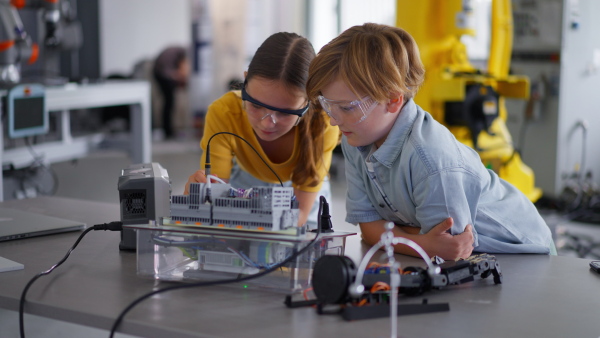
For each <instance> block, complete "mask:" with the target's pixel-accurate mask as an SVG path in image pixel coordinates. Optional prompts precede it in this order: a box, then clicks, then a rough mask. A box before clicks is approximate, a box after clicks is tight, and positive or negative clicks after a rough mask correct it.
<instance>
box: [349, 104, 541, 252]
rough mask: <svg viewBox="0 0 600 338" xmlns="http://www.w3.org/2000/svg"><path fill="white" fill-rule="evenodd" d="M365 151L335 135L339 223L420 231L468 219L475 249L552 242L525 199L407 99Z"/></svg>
mask: <svg viewBox="0 0 600 338" xmlns="http://www.w3.org/2000/svg"><path fill="white" fill-rule="evenodd" d="M371 149H372V146H371V145H368V146H364V147H358V148H356V147H352V146H350V145H349V144H348V143H347V140H346V138H345V137H344V138H343V139H342V150H343V151H344V156H345V158H346V180H347V183H348V192H347V198H346V211H347V214H346V221H347V222H349V223H353V224H357V223H363V222H372V221H377V220H381V219H385V220H388V221H392V222H394V223H396V224H405V225H411V226H414V227H419V228H421V231H420V233H421V234H424V233H427V232H428V231H429V230H431V229H432V228H433V227H434V226H435V225H437V224H439V223H440V222H442V221H443V220H444V219H446V218H447V217H452V218H454V225H453V226H452V230H451V231H452V234H455V235H456V234H459V233H462V232H463V231H464V229H465V227H466V225H467V224H472V225H473V235H474V237H475V243H474V246H475V251H478V252H488V253H544V254H548V253H549V252H550V247H553V241H552V235H551V233H550V229H549V228H548V226H547V225H546V223H545V222H544V220H543V219H542V217H541V216H540V215H539V213H538V211H537V209H536V208H535V206H534V205H533V203H531V201H529V199H527V197H526V196H525V195H524V194H523V193H521V192H520V191H519V190H518V189H517V188H515V187H514V186H513V185H511V184H510V183H508V182H506V181H505V180H503V179H501V178H500V177H498V175H497V174H496V173H495V172H493V171H492V170H489V169H486V168H485V166H484V165H483V163H482V162H481V159H480V157H479V155H478V154H477V152H475V151H474V150H473V149H471V148H470V147H467V146H466V145H464V144H462V143H460V142H458V141H457V140H456V139H455V138H454V135H452V133H451V132H450V131H449V130H448V129H447V128H446V127H444V126H443V125H441V124H440V123H439V122H437V121H435V120H434V119H433V117H432V116H431V115H430V114H429V113H427V112H425V111H424V110H423V109H421V107H419V106H417V105H416V104H415V103H414V101H413V100H409V101H408V102H407V103H406V104H405V106H404V108H403V109H402V111H401V112H400V114H399V116H398V118H397V119H396V122H395V124H394V126H393V127H392V129H391V131H390V133H389V135H388V137H387V139H386V140H385V142H384V143H383V145H382V146H381V147H380V148H379V149H377V150H375V151H374V152H371ZM369 162H370V163H369ZM368 167H370V169H372V172H371V173H369V168H368Z"/></svg>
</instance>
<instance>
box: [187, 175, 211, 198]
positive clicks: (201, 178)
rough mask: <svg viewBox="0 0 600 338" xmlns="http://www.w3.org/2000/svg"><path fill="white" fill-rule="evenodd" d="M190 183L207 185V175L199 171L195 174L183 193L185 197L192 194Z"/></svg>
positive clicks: (188, 181)
mask: <svg viewBox="0 0 600 338" xmlns="http://www.w3.org/2000/svg"><path fill="white" fill-rule="evenodd" d="M190 183H206V174H205V173H204V170H198V171H196V172H195V173H193V174H192V175H191V176H190V177H189V178H188V180H187V182H186V183H185V190H184V191H183V194H184V195H189V194H190Z"/></svg>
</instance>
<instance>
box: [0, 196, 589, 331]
mask: <svg viewBox="0 0 600 338" xmlns="http://www.w3.org/2000/svg"><path fill="white" fill-rule="evenodd" d="M0 205H1V206H3V207H13V208H18V209H24V210H30V211H34V212H38V213H44V214H47V215H53V216H60V217H63V218H69V219H73V220H79V221H84V222H86V223H88V225H92V224H97V223H103V222H107V221H111V220H118V218H119V209H118V205H116V204H107V203H98V202H88V201H81V200H72V199H65V198H57V197H41V198H35V199H32V200H25V201H5V202H3V203H0ZM79 234H80V233H79V232H75V233H67V234H60V235H51V236H45V237H38V238H29V239H23V240H16V241H10V242H3V243H0V256H2V257H5V258H8V259H11V260H14V261H17V262H20V263H23V264H24V265H25V269H23V270H20V271H12V272H4V273H0V285H1V286H2V287H0V308H3V309H8V310H12V311H17V310H18V306H19V296H20V294H21V291H22V290H23V287H24V286H25V284H26V283H27V282H28V281H29V279H31V277H33V276H34V275H35V274H36V273H38V272H40V271H43V270H46V269H48V268H49V267H50V266H52V265H53V264H55V263H56V262H57V261H59V260H60V259H61V258H62V257H63V256H64V255H65V253H66V251H67V250H68V249H69V248H70V247H71V245H72V244H73V243H74V242H75V240H76V239H77V237H78V236H79ZM118 244H119V233H117V232H104V231H93V232H90V233H89V234H87V235H86V236H85V237H84V239H83V240H82V241H81V243H80V244H79V246H78V247H77V249H75V251H73V253H72V254H71V257H70V258H69V259H68V260H67V261H66V262H65V263H64V264H63V265H62V266H60V267H59V268H58V269H56V270H55V271H54V272H53V273H52V274H50V275H48V276H45V277H42V278H40V279H38V281H37V282H36V283H35V284H34V285H33V286H32V288H31V289H30V291H29V294H28V296H27V304H26V312H27V313H30V314H34V315H38V316H43V317H48V318H52V319H56V320H61V321H66V322H72V323H77V324H81V325H86V326H90V327H95V328H100V329H103V330H109V329H110V328H111V326H112V325H113V323H114V321H115V319H116V317H117V315H118V314H119V313H120V312H121V311H122V310H123V309H124V308H125V307H126V306H127V305H129V304H130V302H132V301H133V300H134V299H136V298H138V297H140V296H142V295H144V294H146V293H148V292H150V291H152V290H155V289H156V288H161V287H165V286H169V285H174V283H167V282H160V281H156V280H150V279H143V278H139V277H138V276H137V275H136V255H135V253H133V252H123V251H119V249H118ZM367 249H368V247H367V246H366V245H364V244H363V243H361V241H360V238H359V237H358V236H354V237H353V238H351V239H350V240H349V243H348V246H347V249H346V250H347V254H348V255H349V256H350V257H351V258H353V259H355V260H358V259H359V258H360V257H361V256H362V255H363V254H364V253H365V252H366V250H367ZM495 256H496V257H497V259H498V262H499V264H500V268H501V270H502V274H503V283H502V284H500V285H494V283H493V281H492V279H491V278H488V279H476V280H475V281H474V282H470V283H465V284H461V285H457V286H450V287H446V288H444V289H440V290H433V291H429V292H427V293H425V294H424V295H422V296H420V297H405V296H402V298H401V300H400V302H401V303H419V302H421V300H422V299H423V298H427V299H428V302H429V303H448V304H449V307H450V311H448V312H438V313H430V314H419V315H410V316H401V317H399V319H398V332H397V333H398V336H399V337H544V338H546V337H594V338H595V337H599V336H600V320H598V318H600V310H599V307H600V292H599V291H600V275H599V274H597V273H595V272H592V271H591V270H590V269H589V265H588V264H589V260H586V259H580V258H575V257H563V256H545V255H495ZM397 259H398V260H399V261H401V262H402V264H403V265H404V266H406V265H413V266H414V265H421V266H424V264H422V262H421V261H419V260H418V259H416V258H411V257H406V256H402V255H397ZM283 301H284V294H282V293H278V292H272V291H268V290H265V289H252V288H250V289H244V288H243V287H242V286H241V285H238V284H232V285H227V286H211V287H198V288H191V289H182V290H176V291H170V292H166V293H161V294H159V295H156V296H154V297H152V298H150V299H147V300H145V301H144V302H142V303H140V304H139V305H137V306H136V307H135V308H133V310H132V311H130V312H129V313H128V314H127V316H126V317H125V319H124V321H123V323H122V324H121V325H120V327H119V332H123V333H127V334H131V335H135V336H141V337H386V336H387V337H389V336H390V332H389V330H390V322H389V318H381V319H369V320H359V321H353V322H346V321H344V320H343V319H342V318H341V317H340V316H338V315H319V314H317V312H316V310H315V309H314V308H311V307H305V308H296V309H289V308H286V307H285V305H284V303H283ZM25 327H26V329H27V322H25Z"/></svg>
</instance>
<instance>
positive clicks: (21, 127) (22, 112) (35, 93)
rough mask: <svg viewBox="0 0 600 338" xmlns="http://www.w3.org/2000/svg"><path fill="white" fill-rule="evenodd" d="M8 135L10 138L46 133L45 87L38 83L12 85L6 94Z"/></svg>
mask: <svg viewBox="0 0 600 338" xmlns="http://www.w3.org/2000/svg"><path fill="white" fill-rule="evenodd" d="M6 112H7V115H8V135H9V136H10V137H11V138H17V137H26V136H33V135H40V134H46V133H47V132H48V110H47V108H46V102H45V88H44V86H42V85H40V84H22V85H17V86H14V87H12V88H11V89H10V90H9V91H8V95H7V96H6Z"/></svg>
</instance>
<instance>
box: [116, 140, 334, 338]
mask: <svg viewBox="0 0 600 338" xmlns="http://www.w3.org/2000/svg"><path fill="white" fill-rule="evenodd" d="M207 149H208V147H207ZM324 206H326V207H324ZM323 210H327V211H328V210H329V204H328V203H327V200H326V199H325V197H324V196H320V197H319V211H318V215H319V217H318V218H317V219H318V223H319V224H318V226H317V234H316V236H315V238H313V240H311V241H310V242H309V243H308V244H307V245H306V246H305V247H303V248H302V249H300V250H299V251H296V253H294V254H292V255H290V256H289V257H288V258H286V259H284V260H283V261H281V262H280V263H279V264H276V265H273V266H272V267H270V268H268V269H266V270H264V271H262V272H259V273H256V274H254V275H249V276H246V277H242V278H235V279H223V280H217V281H207V282H198V283H191V284H180V285H175V286H169V287H166V288H163V289H159V290H155V291H152V292H149V293H147V294H145V295H143V296H141V297H139V298H137V299H136V300H134V301H133V302H131V303H130V304H129V305H128V306H127V307H126V308H125V309H124V310H123V311H122V312H121V313H120V314H119V316H118V317H117V319H116V320H115V322H114V324H113V326H112V328H111V329H110V336H109V337H110V338H113V337H114V334H115V332H116V331H117V328H118V327H119V325H120V324H121V322H122V321H123V318H124V317H125V315H126V314H127V313H128V312H129V311H131V309H133V308H134V307H135V306H136V305H137V304H139V303H141V302H142V301H143V300H145V299H148V298H150V297H152V296H154V295H157V294H159V293H163V292H167V291H171V290H178V289H187V288H194V287H201V286H211V285H224V284H231V283H237V282H243V281H248V280H251V279H255V278H259V277H262V276H264V275H267V274H269V273H271V272H273V271H276V270H279V269H280V268H281V267H283V266H284V265H285V264H287V263H289V262H291V261H293V260H294V259H296V258H297V257H298V256H300V255H302V254H303V253H304V252H306V251H307V250H308V249H310V248H311V247H312V246H313V245H314V244H315V243H316V242H317V240H318V239H319V237H320V236H321V220H322V219H326V218H327V217H324V216H329V215H322V213H323Z"/></svg>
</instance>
